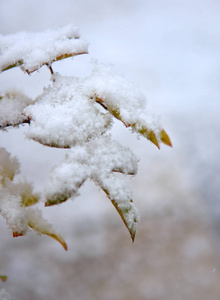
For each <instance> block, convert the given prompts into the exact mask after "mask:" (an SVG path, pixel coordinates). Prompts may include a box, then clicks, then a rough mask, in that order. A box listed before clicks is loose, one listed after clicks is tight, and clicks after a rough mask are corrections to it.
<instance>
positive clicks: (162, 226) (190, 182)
mask: <svg viewBox="0 0 220 300" xmlns="http://www.w3.org/2000/svg"><path fill="white" fill-rule="evenodd" d="M219 15H220V2H219V1H218V0H209V1H205V0H200V1H198V0H185V1H174V0H167V1H162V0H158V1H153V0H117V1H116V0H94V1H89V0H62V1H60V0H53V1H52V0H37V1H34V0H31V1H30V0H19V1H17V0H8V1H5V0H0V33H1V34H10V33H14V32H17V31H21V30H25V31H27V30H28V31H43V30H46V29H48V28H57V27H60V26H65V25H67V24H69V23H73V24H74V25H76V26H78V27H79V28H80V30H81V37H82V38H84V39H86V40H88V41H89V42H90V46H89V54H88V55H81V56H78V57H75V58H74V59H66V60H63V61H60V62H56V63H54V64H53V69H54V71H56V72H60V73H61V74H63V75H68V76H87V75H89V74H90V71H91V64H90V62H91V60H92V59H97V60H99V61H101V62H104V63H109V64H112V67H113V68H114V70H115V71H116V72H118V73H119V74H121V75H122V76H124V77H125V78H127V79H128V80H130V81H132V82H135V83H136V84H138V85H139V86H140V89H142V90H143V91H144V92H145V93H146V97H147V101H148V107H149V110H151V111H153V112H155V113H156V114H158V115H160V116H161V122H162V124H163V127H164V128H165V129H166V131H167V132H168V133H169V135H170V137H171V140H172V142H173V148H172V149H170V148H168V147H166V146H162V147H161V150H160V151H159V150H158V149H157V148H156V147H155V146H154V145H153V144H151V143H150V142H148V141H147V140H145V139H142V138H140V139H137V137H136V135H135V134H132V133H131V132H129V130H127V129H125V128H124V127H123V126H122V125H121V124H119V122H117V121H115V125H114V128H113V130H112V134H113V136H114V138H115V139H117V140H118V141H120V143H121V144H123V145H126V146H128V147H130V148H131V149H132V150H133V151H134V153H136V155H137V156H138V157H139V159H140V163H139V172H138V174H137V176H136V177H135V178H133V179H132V180H131V184H132V186H133V190H134V192H133V199H134V202H135V204H136V205H137V207H138V208H139V211H140V215H141V221H140V223H139V225H138V232H137V235H136V240H135V243H134V244H132V242H131V240H130V237H129V234H128V232H127V230H126V228H125V227H124V225H123V223H122V222H121V220H120V218H119V216H118V215H117V212H116V211H115V210H114V207H113V206H112V205H111V203H110V201H109V200H108V199H107V198H106V197H105V195H103V193H102V192H101V191H99V190H98V189H97V187H96V186H95V185H94V184H92V183H91V182H86V184H85V185H84V186H83V187H82V188H81V195H80V196H79V197H78V198H76V199H75V200H74V201H72V200H70V201H68V202H66V203H64V204H62V205H61V206H57V207H53V208H43V213H44V216H45V218H47V219H48V220H49V221H50V222H51V223H53V224H54V227H55V228H57V229H58V230H59V231H60V233H61V234H62V235H63V236H64V238H65V240H66V242H67V244H68V246H69V250H68V252H67V253H66V252H65V251H64V250H63V249H62V248H61V247H60V245H59V244H58V243H57V242H55V241H54V240H51V239H50V238H48V237H44V236H42V237H38V236H37V235H36V234H35V233H33V232H30V233H29V234H28V235H27V236H25V237H19V238H12V236H11V232H10V230H9V229H8V228H7V226H6V225H5V221H4V219H3V218H1V219H0V231H1V239H0V241H1V242H0V273H1V274H6V275H7V276H8V280H7V282H6V283H2V282H0V289H1V288H5V289H6V290H7V291H8V292H9V293H10V294H11V295H12V296H14V297H15V299H17V300H29V299H32V300H38V299H47V300H54V299H63V300H69V299H77V300H87V299H90V300H93V299H94V300H112V299H114V300H125V299H126V300H133V299H137V300H144V299H147V300H164V299H169V300H182V299H190V300H202V299H212V300H218V299H219V298H220V285H219V282H220V205H219V187H220V177H219V173H220V161H219V153H220V141H219V132H220V122H219V112H220V103H219V95H220V31H219V28H220V18H219ZM49 77H50V74H49V71H48V69H47V68H44V67H42V68H41V69H40V71H39V72H35V73H33V74H32V75H31V76H28V75H26V74H24V73H23V72H22V71H21V70H20V69H18V68H17V69H12V70H9V71H7V72H4V73H2V74H1V75H0V90H1V92H4V91H6V90H9V89H19V90H21V91H23V92H24V93H26V94H27V95H28V96H30V97H32V98H34V97H36V96H37V95H39V94H40V93H41V91H42V89H43V87H44V86H47V85H48V84H49ZM25 131H26V127H21V128H20V129H9V130H8V131H7V132H0V145H1V146H3V147H5V148H6V149H7V150H8V151H9V152H11V153H12V154H13V155H16V156H17V157H18V159H19V161H20V162H21V171H22V172H21V175H20V178H23V177H25V178H27V179H28V180H29V181H32V182H33V183H34V186H35V190H36V191H43V189H44V185H45V182H46V179H47V177H48V172H49V170H50V168H51V167H52V166H53V165H55V164H57V163H58V162H59V161H60V160H61V159H62V157H63V156H64V154H65V150H57V149H47V148H46V147H43V146H41V145H39V144H37V143H35V142H32V141H28V140H27V139H25V135H24V133H25ZM42 207H43V205H42Z"/></svg>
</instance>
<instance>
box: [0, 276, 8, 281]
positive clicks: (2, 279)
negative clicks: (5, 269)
mask: <svg viewBox="0 0 220 300" xmlns="http://www.w3.org/2000/svg"><path fill="white" fill-rule="evenodd" d="M0 279H1V281H3V282H5V281H6V280H7V279H8V278H7V276H5V275H0Z"/></svg>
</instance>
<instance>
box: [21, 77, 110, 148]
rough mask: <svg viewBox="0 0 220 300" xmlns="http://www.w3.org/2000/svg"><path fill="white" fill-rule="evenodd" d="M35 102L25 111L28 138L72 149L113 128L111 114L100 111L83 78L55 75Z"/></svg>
mask: <svg viewBox="0 0 220 300" xmlns="http://www.w3.org/2000/svg"><path fill="white" fill-rule="evenodd" d="M53 79H55V82H53V84H52V86H49V87H48V88H46V89H45V90H44V92H43V94H41V95H40V96H39V97H38V98H37V99H36V103H35V104H34V105H32V106H29V107H28V108H26V110H25V114H26V116H28V117H29V118H31V119H32V120H33V121H32V122H31V126H30V130H29V132H28V134H27V136H28V137H29V138H32V139H34V140H37V141H39V142H40V143H42V144H44V145H49V146H55V147H61V148H69V147H71V146H74V145H76V144H82V143H84V142H87V141H89V140H90V139H93V138H95V137H97V136H100V135H101V134H102V133H104V132H105V131H106V130H107V129H109V128H110V127H111V124H112V118H111V116H110V115H107V114H105V113H101V112H99V110H98V108H97V107H95V106H94V105H93V104H94V101H92V100H91V99H90V97H91V96H92V94H91V95H90V91H89V90H88V89H87V88H86V86H85V84H84V81H83V80H82V79H80V78H68V77H62V76H60V75H57V74H55V76H53Z"/></svg>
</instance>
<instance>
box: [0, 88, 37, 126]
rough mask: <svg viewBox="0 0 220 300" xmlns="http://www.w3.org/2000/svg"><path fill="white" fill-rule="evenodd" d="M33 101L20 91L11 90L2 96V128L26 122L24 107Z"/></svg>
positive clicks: (0, 119) (0, 122) (0, 110)
mask: <svg viewBox="0 0 220 300" xmlns="http://www.w3.org/2000/svg"><path fill="white" fill-rule="evenodd" d="M31 103H32V100H31V99H30V98H29V97H27V96H25V95H24V94H23V93H21V92H19V91H10V92H7V93H5V94H4V95H3V96H2V97H0V128H1V127H6V126H9V125H12V126H14V125H18V124H21V123H22V122H24V121H25V120H26V117H25V116H24V115H23V114H22V113H23V109H24V108H25V106H27V105H29V104H31Z"/></svg>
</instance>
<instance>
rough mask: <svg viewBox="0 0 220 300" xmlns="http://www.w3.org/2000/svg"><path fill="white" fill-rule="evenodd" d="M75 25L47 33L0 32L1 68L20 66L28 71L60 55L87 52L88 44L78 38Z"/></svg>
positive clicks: (77, 30)
mask: <svg viewBox="0 0 220 300" xmlns="http://www.w3.org/2000/svg"><path fill="white" fill-rule="evenodd" d="M79 36H80V35H79V29H78V28H75V27H73V25H71V24H70V25H68V26H65V27H63V28H61V29H57V30H47V31H45V32H36V33H33V32H19V33H15V34H10V35H6V36H4V35H2V34H1V35H0V54H1V56H0V71H4V70H5V69H8V68H10V67H12V66H14V65H18V66H19V65H21V67H22V69H23V70H25V71H26V72H28V73H31V72H33V71H35V70H38V69H39V68H40V67H41V66H42V65H44V64H48V65H50V64H51V63H52V62H53V61H55V60H57V59H59V57H62V56H65V55H71V56H73V55H77V54H81V53H87V51H88V43H87V42H86V41H83V40H81V39H79Z"/></svg>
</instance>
